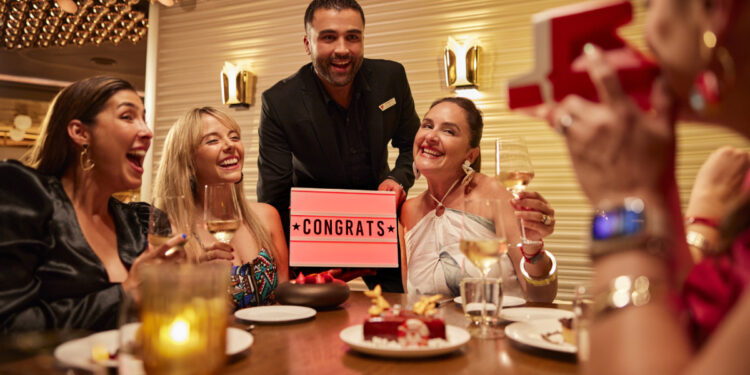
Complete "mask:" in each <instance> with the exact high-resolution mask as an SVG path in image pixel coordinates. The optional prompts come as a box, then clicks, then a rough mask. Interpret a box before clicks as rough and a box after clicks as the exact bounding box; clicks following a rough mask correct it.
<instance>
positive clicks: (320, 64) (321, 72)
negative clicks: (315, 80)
mask: <svg viewBox="0 0 750 375" xmlns="http://www.w3.org/2000/svg"><path fill="white" fill-rule="evenodd" d="M363 60H364V58H363V57H361V56H360V57H359V58H356V57H352V58H351V62H350V67H349V71H348V72H347V73H346V75H343V76H342V75H340V74H335V73H333V71H332V70H333V64H332V63H331V61H330V59H324V58H318V59H312V63H313V67H314V68H315V72H316V73H318V76H319V77H320V78H323V79H324V80H325V81H326V82H328V83H329V84H331V85H333V86H346V85H348V84H350V83H351V82H352V81H353V80H354V76H356V75H357V72H358V71H359V68H360V67H361V66H362V61H363Z"/></svg>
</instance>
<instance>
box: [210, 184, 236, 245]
mask: <svg viewBox="0 0 750 375" xmlns="http://www.w3.org/2000/svg"><path fill="white" fill-rule="evenodd" d="M203 206H204V208H203V222H204V223H205V225H206V229H207V230H208V231H209V232H210V233H211V234H212V235H213V236H214V238H216V240H217V241H219V242H223V243H229V242H230V241H231V240H232V237H234V233H235V232H236V231H237V229H238V228H239V227H240V223H241V221H242V220H241V216H240V208H239V204H238V202H237V197H236V196H235V194H234V184H215V185H206V187H205V194H204V196H203Z"/></svg>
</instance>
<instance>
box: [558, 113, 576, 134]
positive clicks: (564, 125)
mask: <svg viewBox="0 0 750 375" xmlns="http://www.w3.org/2000/svg"><path fill="white" fill-rule="evenodd" d="M571 125H573V116H571V115H570V113H564V114H563V115H562V116H560V117H559V118H558V119H557V131H558V132H559V133H560V134H562V135H565V134H568V128H569V127H570V126H571Z"/></svg>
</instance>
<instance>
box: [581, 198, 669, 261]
mask: <svg viewBox="0 0 750 375" xmlns="http://www.w3.org/2000/svg"><path fill="white" fill-rule="evenodd" d="M665 223H666V221H665V220H664V214H663V212H662V211H660V210H648V209H647V208H646V207H645V204H644V202H643V200H641V199H640V198H626V199H625V200H624V201H623V204H621V205H619V206H615V207H608V208H600V209H599V210H597V212H596V214H595V215H594V217H593V218H592V220H591V258H592V259H594V260H596V259H598V258H600V257H602V256H605V255H607V254H612V253H616V252H619V251H623V250H628V249H643V250H645V251H647V252H648V253H651V254H653V255H657V256H664V255H666V251H667V249H668V246H667V245H668V244H667V242H668V241H669V236H668V233H667V231H666V225H665Z"/></svg>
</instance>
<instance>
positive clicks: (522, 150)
mask: <svg viewBox="0 0 750 375" xmlns="http://www.w3.org/2000/svg"><path fill="white" fill-rule="evenodd" d="M495 178H497V180H498V182H500V183H501V184H503V186H505V188H506V189H507V190H508V191H509V192H510V193H511V194H513V196H514V197H516V198H518V195H519V194H520V193H521V192H522V191H525V190H526V187H527V186H528V185H529V183H530V182H531V180H532V179H533V178H534V167H533V166H532V165H531V158H530V157H529V150H528V148H526V141H524V139H523V138H522V137H500V138H497V139H496V140H495ZM520 223H521V241H523V242H524V243H526V242H527V239H526V229H525V228H524V225H523V219H520Z"/></svg>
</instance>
